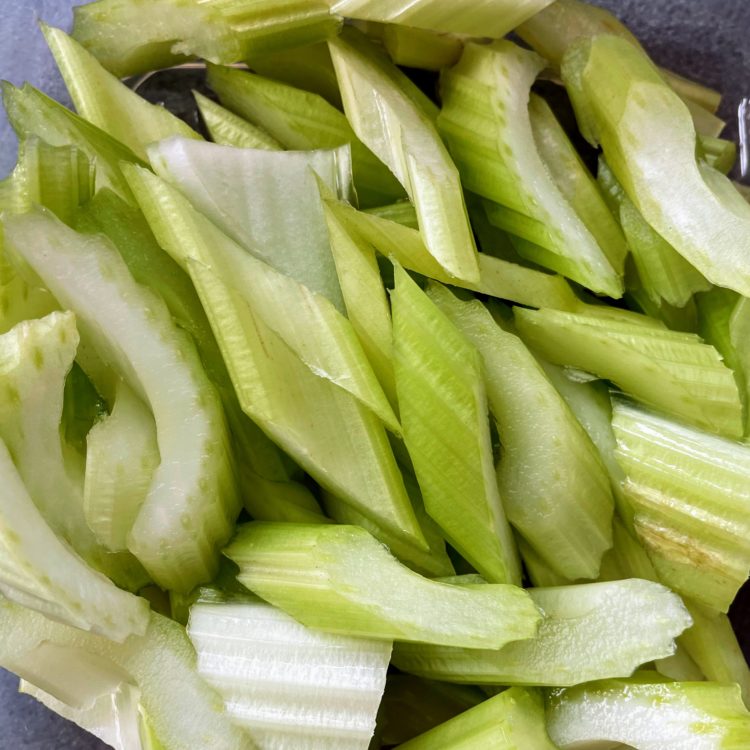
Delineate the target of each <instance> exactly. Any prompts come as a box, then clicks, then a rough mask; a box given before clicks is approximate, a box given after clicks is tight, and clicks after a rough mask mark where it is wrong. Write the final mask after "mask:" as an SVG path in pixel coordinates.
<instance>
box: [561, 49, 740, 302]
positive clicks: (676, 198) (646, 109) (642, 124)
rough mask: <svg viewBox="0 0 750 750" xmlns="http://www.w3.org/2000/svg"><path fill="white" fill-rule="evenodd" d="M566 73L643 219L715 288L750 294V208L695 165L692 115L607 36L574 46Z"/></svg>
mask: <svg viewBox="0 0 750 750" xmlns="http://www.w3.org/2000/svg"><path fill="white" fill-rule="evenodd" d="M615 69H616V70H617V74H616V76H613V75H612V71H613V70H615ZM562 73H563V79H564V81H565V85H566V87H567V90H568V93H569V94H570V96H571V100H572V102H573V105H574V108H575V110H576V116H577V118H578V123H579V126H580V128H581V131H582V133H583V135H584V136H585V137H586V138H587V139H588V140H589V141H590V142H591V143H594V144H597V145H600V146H601V147H602V149H603V151H604V156H605V158H606V159H607V163H608V164H609V167H610V169H612V172H613V173H614V174H615V176H616V177H617V179H618V180H619V181H620V183H621V184H622V186H623V188H624V190H625V192H626V194H627V195H628V197H629V198H630V199H631V200H632V201H633V203H634V204H635V206H636V208H637V209H638V210H639V211H640V213H641V215H642V216H643V218H644V219H646V221H647V222H648V223H649V224H650V225H651V227H652V228H653V229H654V230H656V232H658V233H659V234H660V235H661V236H662V237H663V238H664V239H665V240H666V241H667V242H669V244H671V245H672V246H673V247H674V248H675V250H677V252H678V253H680V255H682V256H683V257H684V258H685V259H686V260H688V261H689V262H690V263H691V264H692V265H694V266H695V267H696V268H697V269H698V270H699V271H700V272H701V273H702V274H703V275H704V276H705V277H706V278H707V279H708V280H709V281H711V282H712V283H714V284H717V285H718V286H726V287H729V288H730V289H734V290H735V291H738V292H740V293H741V294H748V293H750V205H748V204H747V203H746V202H745V201H743V200H741V199H740V197H739V196H738V195H737V193H736V191H735V190H734V189H733V188H732V184H731V182H730V181H729V180H728V179H727V178H726V177H724V175H722V174H721V173H720V172H718V171H716V170H715V169H712V168H711V167H709V166H708V165H706V164H705V163H703V164H701V163H699V162H698V161H697V160H696V134H695V129H694V127H693V123H692V121H691V119H690V113H689V111H688V109H687V108H686V106H685V105H684V104H683V102H682V101H681V100H680V98H679V97H678V96H677V94H675V93H674V92H673V91H671V89H670V88H669V87H668V86H667V85H666V84H665V83H664V82H663V80H662V78H661V76H660V75H659V71H658V70H657V69H656V68H655V67H654V65H653V63H652V62H651V61H650V60H649V59H648V57H647V56H646V55H645V53H643V52H641V51H640V50H638V49H637V48H636V47H634V46H633V45H632V44H630V43H629V42H627V41H625V40H623V39H620V38H618V37H615V36H599V37H595V38H594V39H592V40H584V41H581V42H579V43H577V44H576V45H574V46H573V47H572V48H571V49H570V50H569V51H568V52H567V53H566V56H565V59H564V61H563V66H562ZM605 92H606V93H605Z"/></svg>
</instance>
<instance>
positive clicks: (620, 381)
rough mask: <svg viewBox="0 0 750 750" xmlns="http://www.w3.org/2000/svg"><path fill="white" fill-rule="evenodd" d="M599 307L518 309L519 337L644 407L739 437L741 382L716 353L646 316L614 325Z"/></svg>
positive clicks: (692, 337)
mask: <svg viewBox="0 0 750 750" xmlns="http://www.w3.org/2000/svg"><path fill="white" fill-rule="evenodd" d="M596 309H597V308H590V309H587V310H585V311H584V312H581V313H569V312H564V311H558V310H525V309H522V308H516V310H515V318H516V325H517V326H518V330H519V333H520V335H521V338H523V340H524V341H525V342H526V343H527V344H528V345H529V346H530V347H531V348H532V349H534V350H535V351H536V352H537V353H538V354H539V355H540V356H542V357H544V358H545V359H547V360H549V361H550V362H552V363H554V364H558V365H565V366H568V367H575V368H578V369H580V370H584V371H585V372H589V373H592V374H594V375H596V376H597V377H601V378H606V379H607V380H611V381H612V382H613V383H615V384H616V385H617V386H619V387H620V388H622V390H623V391H625V392H626V393H628V394H629V395H631V396H633V397H634V398H637V399H638V400H639V401H643V402H644V403H647V404H649V405H650V406H653V407H655V408H658V409H661V410H662V411H665V412H667V413H668V414H671V415H673V416H675V417H677V418H679V419H683V420H685V421H687V422H690V423H691V424H695V425H697V426H699V427H701V428H703V429H706V430H709V431H710V432H715V433H718V434H722V435H727V436H729V437H740V436H741V435H742V404H741V402H740V397H739V393H738V390H737V384H736V383H735V380H734V376H733V375H732V371H731V370H730V369H729V368H728V367H726V366H725V365H724V363H723V362H722V361H721V356H720V355H719V353H718V352H717V351H716V349H714V348H713V347H712V346H709V345H708V344H705V343H704V342H703V340H702V339H701V338H700V337H699V336H696V335H695V334H691V333H681V332H678V331H669V330H667V329H666V328H663V327H661V325H660V324H658V323H657V325H656V326H655V325H653V324H654V323H656V321H652V320H651V319H650V318H646V317H645V316H640V318H639V317H638V316H636V315H635V314H632V313H631V314H630V317H629V319H627V318H625V317H622V318H621V319H619V320H617V319H615V318H612V317H604V316H601V315H595V314H594V311H595V310H596ZM602 309H604V308H602ZM642 321H643V322H645V323H647V324H645V325H644V324H643V323H642Z"/></svg>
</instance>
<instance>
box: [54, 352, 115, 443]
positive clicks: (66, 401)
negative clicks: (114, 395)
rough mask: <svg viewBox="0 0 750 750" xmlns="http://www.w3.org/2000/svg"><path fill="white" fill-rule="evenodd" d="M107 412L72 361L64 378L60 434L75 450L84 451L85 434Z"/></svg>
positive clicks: (96, 393)
mask: <svg viewBox="0 0 750 750" xmlns="http://www.w3.org/2000/svg"><path fill="white" fill-rule="evenodd" d="M107 414H108V411H107V405H106V403H105V402H104V399H103V398H102V397H101V396H100V395H99V393H98V392H97V390H96V388H94V385H93V383H92V382H91V381H90V380H89V378H88V376H87V375H86V373H85V372H84V371H83V370H82V369H81V367H80V365H79V364H78V363H76V362H74V363H73V367H71V369H70V372H69V373H68V375H67V377H66V378H65V391H64V394H63V412H62V435H63V439H64V440H65V442H67V443H68V445H70V446H71V447H72V448H75V449H76V450H77V451H78V452H79V453H81V454H83V453H85V452H86V436H87V435H88V434H89V431H90V430H91V428H92V427H93V426H94V425H95V424H96V423H97V422H98V421H99V420H100V419H103V418H104V417H106V416H107Z"/></svg>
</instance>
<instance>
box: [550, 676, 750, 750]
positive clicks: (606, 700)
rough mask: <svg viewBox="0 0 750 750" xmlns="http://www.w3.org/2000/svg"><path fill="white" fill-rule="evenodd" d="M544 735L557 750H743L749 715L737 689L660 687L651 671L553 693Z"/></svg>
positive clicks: (749, 740) (749, 738)
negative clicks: (615, 749) (620, 749)
mask: <svg viewBox="0 0 750 750" xmlns="http://www.w3.org/2000/svg"><path fill="white" fill-rule="evenodd" d="M547 731H548V732H549V735H550V737H551V738H552V740H553V742H555V744H556V745H558V746H559V747H560V749H561V750H568V749H570V750H573V748H581V747H619V744H617V743H622V744H623V745H624V746H627V747H633V748H637V749H638V750H664V748H667V747H668V748H674V749H675V750H678V749H679V750H683V749H684V750H742V749H743V748H746V747H747V746H748V743H750V714H749V713H748V712H747V709H746V708H745V706H744V705H743V703H742V697H741V695H740V690H739V688H738V687H737V686H736V685H727V684H721V683H716V682H664V681H663V680H662V679H661V677H660V675H657V674H656V673H655V672H642V673H639V674H638V675H636V676H635V677H632V678H630V679H626V680H602V681H600V682H593V683H590V684H588V685H578V686H576V687H572V688H566V689H561V690H555V691H553V692H552V694H551V695H550V696H549V697H548V699H547Z"/></svg>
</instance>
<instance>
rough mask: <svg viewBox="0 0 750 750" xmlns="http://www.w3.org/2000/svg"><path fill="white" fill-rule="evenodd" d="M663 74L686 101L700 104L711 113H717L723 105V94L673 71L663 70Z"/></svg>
mask: <svg viewBox="0 0 750 750" xmlns="http://www.w3.org/2000/svg"><path fill="white" fill-rule="evenodd" d="M661 74H662V75H663V76H664V78H665V79H666V81H667V83H668V84H669V85H670V86H671V87H672V88H673V89H674V90H675V91H676V92H677V93H678V94H679V95H680V97H681V98H682V99H683V100H685V101H688V100H689V101H693V102H695V103H696V104H700V105H701V107H703V109H706V110H708V111H709V112H714V113H715V112H716V110H717V109H718V108H719V105H720V104H721V92H719V91H716V90H715V89H712V88H709V87H708V86H704V85H703V84H702V83H698V82H697V81H691V80H690V79H689V78H685V77H684V76H681V75H679V73H675V72H673V71H671V70H666V69H665V68H662V69H661Z"/></svg>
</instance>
